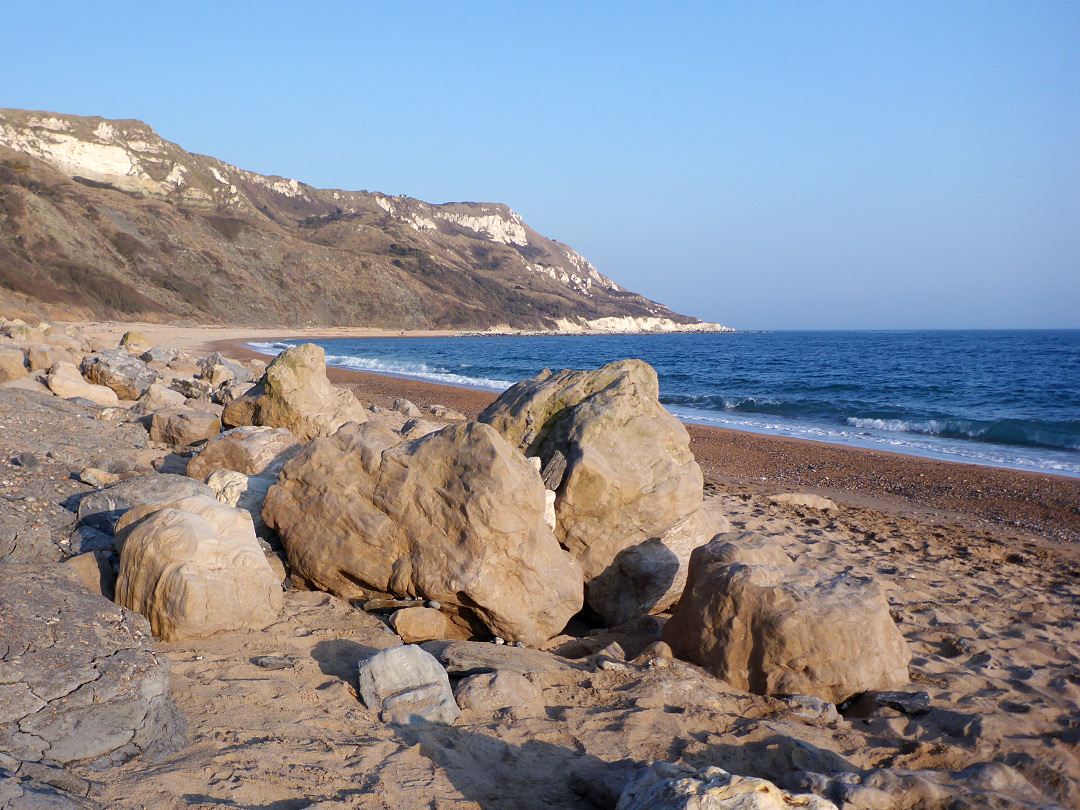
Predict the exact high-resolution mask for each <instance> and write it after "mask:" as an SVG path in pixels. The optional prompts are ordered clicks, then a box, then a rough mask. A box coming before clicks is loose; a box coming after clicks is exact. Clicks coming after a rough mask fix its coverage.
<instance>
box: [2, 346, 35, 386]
mask: <svg viewBox="0 0 1080 810" xmlns="http://www.w3.org/2000/svg"><path fill="white" fill-rule="evenodd" d="M28 373H29V369H28V368H27V364H26V355H25V354H23V353H22V350H21V349H0V383H3V382H9V381H11V380H17V379H19V378H20V377H25V376H26V375H27V374H28Z"/></svg>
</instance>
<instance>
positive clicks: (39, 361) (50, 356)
mask: <svg viewBox="0 0 1080 810" xmlns="http://www.w3.org/2000/svg"><path fill="white" fill-rule="evenodd" d="M26 360H27V363H28V364H29V366H30V370H31V371H48V370H49V369H50V368H52V367H53V366H55V365H56V364H57V363H59V362H61V361H63V362H66V363H72V364H74V362H75V357H74V356H73V355H72V353H71V352H69V351H68V350H67V349H61V348H59V347H57V346H49V345H48V344H45V343H34V344H33V345H31V346H30V348H29V349H27V350H26ZM0 365H2V361H0ZM0 375H2V372H0Z"/></svg>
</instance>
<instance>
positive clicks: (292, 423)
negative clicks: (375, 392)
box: [222, 343, 367, 441]
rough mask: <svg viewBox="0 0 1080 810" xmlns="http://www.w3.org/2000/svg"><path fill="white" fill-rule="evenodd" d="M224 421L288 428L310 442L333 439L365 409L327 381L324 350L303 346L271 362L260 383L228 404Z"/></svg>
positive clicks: (359, 419) (364, 414) (234, 424)
mask: <svg viewBox="0 0 1080 810" xmlns="http://www.w3.org/2000/svg"><path fill="white" fill-rule="evenodd" d="M222 421H223V422H224V423H225V424H226V425H228V426H229V427H242V426H243V425H266V426H269V427H283V428H288V429H289V430H291V431H292V432H293V433H294V434H295V435H296V436H297V437H298V438H300V439H301V440H303V441H309V440H311V439H314V438H315V437H317V436H330V435H332V434H333V433H334V431H336V430H337V429H338V428H339V427H341V426H342V425H344V424H345V423H346V422H365V421H367V411H365V410H364V407H363V406H362V405H361V404H360V402H359V401H358V400H357V399H356V397H354V396H353V395H352V393H350V392H349V391H347V390H346V389H344V388H335V387H334V385H333V384H331V382H330V381H329V380H328V379H327V378H326V353H325V352H324V351H323V350H322V347H320V346H316V345H315V344H314V343H305V344H304V345H302V346H294V347H293V348H291V349H286V350H285V351H283V352H282V353H281V354H279V355H278V356H277V357H276V358H274V361H273V362H272V363H271V364H270V365H269V366H267V367H266V373H265V374H264V375H263V377H262V379H261V380H259V383H258V385H257V386H256V387H255V388H254V389H253V390H252V391H251V392H250V393H248V394H246V395H244V396H242V397H240V398H239V399H236V400H233V401H232V402H230V403H229V404H228V406H227V407H226V408H225V412H224V414H223V415H222Z"/></svg>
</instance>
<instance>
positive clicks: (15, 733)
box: [0, 564, 184, 783]
mask: <svg viewBox="0 0 1080 810" xmlns="http://www.w3.org/2000/svg"><path fill="white" fill-rule="evenodd" d="M0 639H2V642H0V655H2V657H0V672H2V673H3V677H2V678H0V681H2V683H0V754H6V755H9V756H11V757H14V758H15V759H17V760H23V761H26V762H43V763H55V764H59V765H66V764H68V763H76V762H79V763H88V764H89V763H96V764H111V763H118V762H122V761H124V760H127V759H130V758H132V757H134V756H138V755H139V754H141V753H144V752H161V753H166V752H168V751H171V750H176V749H177V748H179V746H180V744H182V742H183V733H184V732H183V720H182V718H181V717H180V715H179V713H178V712H177V710H176V707H175V706H174V705H173V702H172V698H171V697H170V695H169V659H168V658H166V657H165V656H163V655H162V656H159V655H158V654H157V652H156V650H155V649H154V642H153V639H152V638H151V637H150V628H149V627H148V626H147V624H146V621H145V620H144V619H143V618H142V617H141V616H137V615H135V614H134V613H130V612H128V611H126V610H123V609H122V608H120V607H119V606H118V605H115V604H113V603H112V602H110V601H108V600H107V599H104V598H102V597H101V596H98V595H97V594H94V593H91V592H90V591H88V590H86V589H85V588H84V587H82V585H80V584H79V583H78V581H77V580H76V578H75V575H74V574H73V573H72V572H71V571H69V570H67V569H66V568H65V567H64V566H60V565H54V566H46V567H43V566H40V565H13V564H5V565H4V566H2V567H0ZM3 782H4V780H0V783H3Z"/></svg>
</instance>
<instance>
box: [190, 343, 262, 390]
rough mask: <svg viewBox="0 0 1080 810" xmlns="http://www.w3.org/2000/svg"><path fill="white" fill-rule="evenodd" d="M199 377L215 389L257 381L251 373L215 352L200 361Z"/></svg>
mask: <svg viewBox="0 0 1080 810" xmlns="http://www.w3.org/2000/svg"><path fill="white" fill-rule="evenodd" d="M199 376H200V377H201V378H202V379H204V380H206V381H207V382H209V383H210V385H212V386H214V387H215V388H216V387H217V386H219V385H221V384H222V383H229V382H241V383H249V382H254V381H255V378H254V377H253V376H252V374H251V372H250V371H248V370H247V369H246V368H244V367H243V366H242V365H240V364H239V363H237V362H236V361H235V360H229V359H228V358H227V357H225V356H224V355H223V354H222V353H221V352H214V353H213V354H212V355H210V356H209V357H206V358H204V359H202V360H200V361H199Z"/></svg>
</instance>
